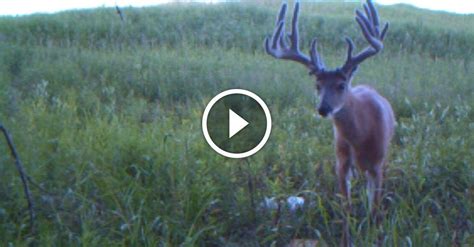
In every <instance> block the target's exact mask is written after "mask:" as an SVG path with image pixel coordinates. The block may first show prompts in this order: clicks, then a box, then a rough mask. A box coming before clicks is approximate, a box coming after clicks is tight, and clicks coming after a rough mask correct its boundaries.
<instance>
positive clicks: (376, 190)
mask: <svg viewBox="0 0 474 247" xmlns="http://www.w3.org/2000/svg"><path fill="white" fill-rule="evenodd" d="M365 175H366V178H367V197H368V203H369V211H370V214H371V217H372V219H374V220H375V222H376V224H377V225H378V224H379V223H380V221H381V217H380V215H379V212H378V211H379V206H380V202H381V199H382V181H383V175H382V169H381V167H379V166H377V167H375V168H374V169H371V170H368V171H366V172H365Z"/></svg>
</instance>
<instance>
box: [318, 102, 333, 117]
mask: <svg viewBox="0 0 474 247" xmlns="http://www.w3.org/2000/svg"><path fill="white" fill-rule="evenodd" d="M331 111H332V108H331V106H329V105H328V104H326V103H324V102H322V103H321V105H320V106H319V108H318V113H319V115H321V116H323V117H326V116H327V115H328V114H329V113H330V112H331Z"/></svg>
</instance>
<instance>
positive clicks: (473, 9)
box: [0, 0, 474, 15]
mask: <svg viewBox="0 0 474 247" xmlns="http://www.w3.org/2000/svg"><path fill="white" fill-rule="evenodd" d="M175 1H176V0H0V15H24V14H31V13H38V12H41V13H54V12H57V11H61V10H68V9H81V8H95V7H101V6H106V7H109V6H111V7H113V6H115V5H116V4H117V5H119V6H135V7H140V6H147V5H157V4H162V3H166V2H175ZM346 1H347V0H346ZM349 1H357V0H349ZM180 2H207V3H212V2H219V0H180ZM375 2H377V3H380V4H395V3H407V4H411V5H414V6H417V7H419V8H425V9H432V10H444V11H448V12H455V13H464V14H474V1H473V0H436V1H434V0H375Z"/></svg>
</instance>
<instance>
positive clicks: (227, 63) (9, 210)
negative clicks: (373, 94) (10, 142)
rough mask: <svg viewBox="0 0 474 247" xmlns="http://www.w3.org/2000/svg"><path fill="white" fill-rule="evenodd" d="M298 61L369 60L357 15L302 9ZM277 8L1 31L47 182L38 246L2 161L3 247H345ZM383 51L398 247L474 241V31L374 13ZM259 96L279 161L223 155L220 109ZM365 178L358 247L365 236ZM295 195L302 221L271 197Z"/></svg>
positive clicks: (1, 59) (22, 148)
mask: <svg viewBox="0 0 474 247" xmlns="http://www.w3.org/2000/svg"><path fill="white" fill-rule="evenodd" d="M302 5H303V6H302V12H301V16H300V30H301V46H302V47H304V50H305V51H307V50H308V46H309V41H310V39H311V38H313V37H314V36H317V37H318V39H319V42H320V46H321V47H320V51H321V53H322V56H323V57H324V59H325V61H326V64H328V65H329V66H331V67H335V66H338V65H340V64H341V63H342V61H343V59H344V56H345V53H346V47H345V43H344V39H343V38H344V36H345V35H348V36H350V37H352V38H353V39H354V41H355V42H356V44H357V47H358V48H359V49H360V48H361V47H363V46H365V43H364V40H363V39H362V35H361V33H360V31H359V30H358V27H357V24H356V22H355V21H354V19H353V11H354V8H356V7H359V5H358V4H340V3H339V4H336V3H318V4H311V3H303V4H302ZM278 8H279V6H278V5H277V4H274V3H271V4H236V3H226V4H213V5H204V4H202V5H201V4H169V5H162V6H158V7H147V8H124V9H122V11H123V12H124V14H125V17H126V18H125V21H124V22H122V21H121V20H120V18H119V17H118V15H117V14H116V13H115V9H113V8H99V9H90V10H79V11H65V12H61V13H57V14H53V15H44V14H36V15H30V16H22V17H0V92H1V97H0V122H1V123H3V124H4V126H5V127H6V128H7V129H9V130H10V131H11V133H12V136H13V138H14V141H15V144H16V145H17V149H18V152H19V154H20V156H21V158H22V160H23V163H24V165H25V169H26V170H27V172H28V174H29V176H30V177H31V178H32V180H33V181H35V182H36V184H37V185H32V192H33V196H34V201H35V203H36V208H37V213H38V217H37V226H38V227H37V232H36V233H34V234H31V233H29V231H28V214H27V211H26V208H25V207H26V201H25V200H24V196H23V191H22V188H21V182H20V179H19V177H18V175H17V171H16V170H15V168H14V164H13V160H12V159H10V158H9V156H8V155H7V154H8V150H7V147H6V145H4V144H2V145H1V146H0V148H1V150H2V153H4V155H2V156H0V198H1V199H0V245H1V246H3V245H8V244H12V245H13V246H24V245H27V244H29V243H32V244H35V245H40V246H43V245H44V246H51V245H54V244H56V245H59V246H64V245H66V246H70V245H72V246H76V245H77V246H79V245H82V246H104V245H105V246H110V245H114V246H115V245H126V246H142V245H145V246H157V245H158V246H177V245H180V244H182V245H184V246H222V245H251V246H253V245H257V244H258V245H262V246H269V245H272V244H276V245H277V246H280V245H284V244H285V243H288V242H289V241H290V240H291V239H294V238H309V239H318V241H319V242H320V243H321V244H322V246H325V245H327V246H335V245H337V243H338V241H339V238H340V236H341V229H340V228H341V222H340V217H341V215H342V214H343V210H342V209H341V207H340V200H339V197H338V196H337V195H336V194H337V193H338V190H337V186H336V176H335V174H334V151H333V140H332V138H333V134H332V126H331V124H330V121H328V120H324V119H321V118H318V117H315V116H316V112H315V110H314V102H315V101H316V99H315V97H314V94H313V90H314V82H313V81H314V79H313V78H312V77H310V76H308V74H307V71H306V70H305V69H304V68H302V67H301V66H299V65H296V64H294V63H286V62H282V61H277V60H275V59H273V58H271V57H270V56H268V55H266V54H265V53H264V51H263V39H264V37H265V35H269V34H271V32H272V30H273V26H274V21H275V16H276V14H277V11H278ZM378 8H379V10H380V16H381V19H382V21H389V22H390V24H391V27H390V30H389V33H388V36H387V38H386V41H385V49H384V51H383V52H382V53H381V54H379V55H378V56H377V57H375V58H372V59H370V60H368V61H366V62H364V64H363V65H361V68H360V70H359V72H358V74H357V75H356V77H355V79H354V84H361V83H367V84H370V85H371V86H373V87H374V88H376V89H377V90H378V91H379V92H380V93H381V94H382V95H384V96H386V98H387V99H388V100H389V101H390V102H391V103H392V105H393V108H394V110H395V114H396V116H397V123H398V126H397V133H396V136H395V140H394V141H393V145H392V151H391V156H390V161H389V163H388V167H387V169H386V172H385V186H384V187H385V191H384V204H385V205H386V217H385V220H384V222H383V228H384V230H385V232H386V237H387V239H386V243H387V245H388V246H463V245H466V246H469V245H472V244H473V243H474V215H473V213H472V212H474V200H473V198H474V197H473V196H474V194H473V193H474V187H473V186H474V174H473V172H472V171H473V170H474V157H473V155H472V154H471V153H472V149H473V147H474V135H473V134H472V132H473V131H474V125H473V124H472V123H473V121H474V112H473V107H474V98H473V97H472V96H473V95H474V81H473V78H474V61H473V56H474V29H473V28H472V27H473V26H474V16H473V15H454V14H448V13H442V12H430V11H426V10H419V9H415V8H411V7H408V6H404V5H398V6H390V7H383V6H378ZM228 88H245V89H249V90H252V91H254V92H255V93H257V94H258V95H260V96H261V97H262V98H263V99H264V100H265V101H266V103H267V104H268V105H269V107H270V110H271V112H272V118H273V122H274V126H273V130H272V135H271V137H270V139H269V142H268V143H267V144H266V146H265V148H264V149H263V150H262V151H260V152H259V153H258V154H256V155H255V156H253V157H251V158H249V159H247V160H243V161H238V160H229V159H225V158H223V157H221V156H219V155H217V154H216V153H214V152H213V151H212V150H211V149H210V148H209V147H208V145H207V144H206V142H205V141H204V139H203V137H202V133H201V114H202V111H203V109H204V107H205V105H206V104H207V102H208V100H209V99H210V98H211V97H213V96H214V95H215V94H217V93H219V92H220V91H222V90H224V89H228ZM362 177H363V176H360V177H359V179H358V180H356V181H354V185H353V186H354V189H353V201H354V207H355V209H354V211H355V215H354V216H353V218H354V221H353V222H351V227H352V231H353V232H355V233H357V235H355V239H354V241H355V244H356V245H357V246H367V245H368V243H372V242H373V241H374V239H375V238H376V235H377V229H375V227H374V226H373V225H370V224H368V223H367V219H366V212H367V205H366V204H367V203H366V199H365V198H366V197H365V183H364V180H363V178H362ZM292 195H298V196H303V197H305V199H306V202H307V205H306V206H305V208H304V209H303V210H301V211H298V212H297V213H295V214H293V213H291V212H289V211H288V210H283V211H282V213H281V215H279V216H278V217H279V221H278V223H277V224H275V223H274V222H275V217H276V216H275V212H271V211H267V210H265V209H263V208H262V206H261V202H263V201H264V198H270V197H276V198H287V197H288V196H292Z"/></svg>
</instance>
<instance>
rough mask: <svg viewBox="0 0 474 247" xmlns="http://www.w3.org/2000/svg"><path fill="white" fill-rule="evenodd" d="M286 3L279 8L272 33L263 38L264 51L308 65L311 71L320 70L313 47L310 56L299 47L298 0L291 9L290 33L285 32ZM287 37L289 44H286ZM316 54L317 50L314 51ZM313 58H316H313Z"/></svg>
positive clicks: (319, 63)
mask: <svg viewBox="0 0 474 247" xmlns="http://www.w3.org/2000/svg"><path fill="white" fill-rule="evenodd" d="M286 10H287V4H286V3H284V4H283V5H282V6H281V8H280V13H279V14H278V18H277V23H276V27H275V30H274V32H273V35H272V37H271V39H270V37H268V36H267V37H266V38H265V50H266V52H267V53H268V54H269V55H271V56H273V57H275V58H278V59H286V60H292V61H295V62H298V63H301V64H303V65H305V66H306V67H308V68H309V69H310V70H311V71H320V70H321V69H322V67H321V64H322V62H321V61H320V60H321V59H320V58H319V55H317V56H316V55H315V56H313V54H312V53H313V49H312V52H311V54H310V55H311V57H308V56H307V55H305V54H303V53H302V52H301V51H300V47H299V30H298V17H299V10H300V4H299V2H298V1H296V2H295V8H294V11H293V19H292V24H291V28H292V30H291V33H290V34H288V35H287V34H286V33H285V17H286ZM287 37H288V38H289V40H290V42H291V44H290V45H288V44H287ZM314 50H315V49H314ZM315 52H316V54H317V51H315ZM313 58H315V59H316V60H314V59H313Z"/></svg>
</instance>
